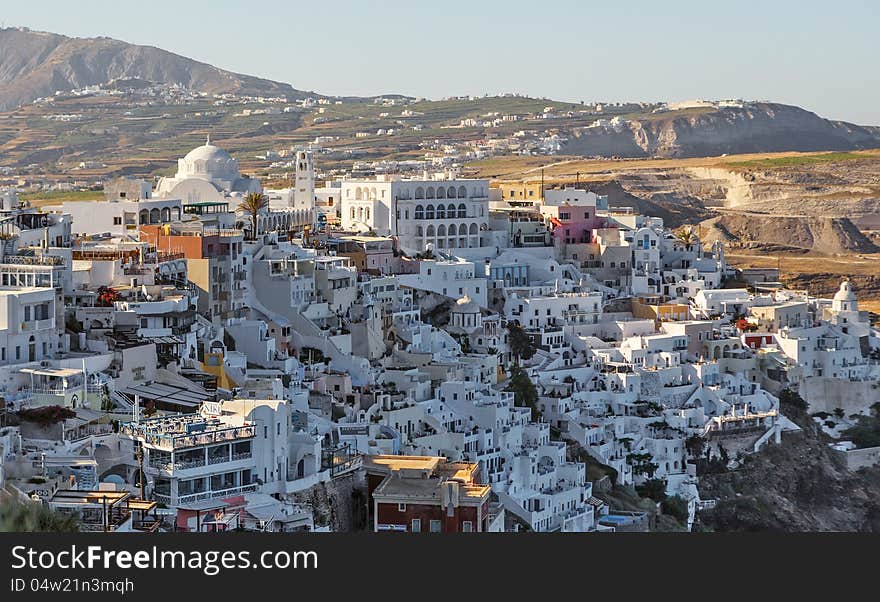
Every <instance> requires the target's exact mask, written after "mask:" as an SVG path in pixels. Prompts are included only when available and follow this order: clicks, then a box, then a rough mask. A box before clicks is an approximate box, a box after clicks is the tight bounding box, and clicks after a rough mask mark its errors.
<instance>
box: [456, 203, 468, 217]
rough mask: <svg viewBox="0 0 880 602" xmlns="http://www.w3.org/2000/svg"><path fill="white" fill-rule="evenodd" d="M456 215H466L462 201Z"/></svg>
mask: <svg viewBox="0 0 880 602" xmlns="http://www.w3.org/2000/svg"><path fill="white" fill-rule="evenodd" d="M458 217H467V207H465V206H464V203H461V204H459V206H458Z"/></svg>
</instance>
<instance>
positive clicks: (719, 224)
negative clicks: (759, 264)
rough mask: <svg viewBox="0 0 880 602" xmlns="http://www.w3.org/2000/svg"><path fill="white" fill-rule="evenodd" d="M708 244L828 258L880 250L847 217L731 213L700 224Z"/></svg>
mask: <svg viewBox="0 0 880 602" xmlns="http://www.w3.org/2000/svg"><path fill="white" fill-rule="evenodd" d="M700 228H701V232H702V233H703V234H704V235H705V236H704V240H707V241H711V242H714V241H715V240H721V241H723V242H725V243H727V244H728V245H731V246H732V247H733V248H736V247H746V248H748V247H750V246H752V247H756V248H758V247H762V246H768V245H769V246H775V247H779V248H793V249H803V250H804V251H815V252H817V253H823V254H827V255H842V254H847V253H877V252H878V251H880V249H878V248H877V246H876V245H874V243H873V242H871V240H870V239H869V238H868V237H866V236H865V235H864V234H862V232H861V231H860V230H859V229H858V228H856V227H855V226H854V225H853V223H852V222H851V221H850V220H849V219H847V218H845V217H805V216H784V215H772V216H770V215H759V214H745V213H743V214H739V213H727V214H724V215H721V216H719V217H714V218H712V219H709V220H706V221H704V222H702V223H701V224H700Z"/></svg>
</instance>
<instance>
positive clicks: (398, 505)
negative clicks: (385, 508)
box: [397, 504, 406, 512]
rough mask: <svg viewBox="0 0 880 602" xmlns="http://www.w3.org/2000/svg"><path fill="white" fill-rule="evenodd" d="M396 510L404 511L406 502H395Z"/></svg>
mask: <svg viewBox="0 0 880 602" xmlns="http://www.w3.org/2000/svg"><path fill="white" fill-rule="evenodd" d="M397 511H398V512H406V504H397Z"/></svg>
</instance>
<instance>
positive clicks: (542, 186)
mask: <svg viewBox="0 0 880 602" xmlns="http://www.w3.org/2000/svg"><path fill="white" fill-rule="evenodd" d="M541 203H542V204H543V203H544V168H543V167H542V168H541Z"/></svg>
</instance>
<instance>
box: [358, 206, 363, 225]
mask: <svg viewBox="0 0 880 602" xmlns="http://www.w3.org/2000/svg"><path fill="white" fill-rule="evenodd" d="M358 221H359V222H362V221H364V208H363V207H358Z"/></svg>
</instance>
